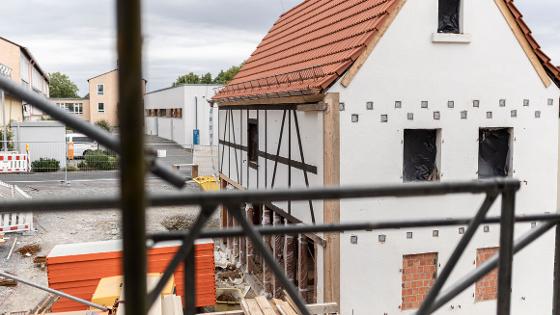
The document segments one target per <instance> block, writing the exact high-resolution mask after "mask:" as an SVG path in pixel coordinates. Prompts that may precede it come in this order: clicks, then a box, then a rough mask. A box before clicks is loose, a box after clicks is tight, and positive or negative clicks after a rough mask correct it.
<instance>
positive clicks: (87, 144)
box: [66, 133, 98, 159]
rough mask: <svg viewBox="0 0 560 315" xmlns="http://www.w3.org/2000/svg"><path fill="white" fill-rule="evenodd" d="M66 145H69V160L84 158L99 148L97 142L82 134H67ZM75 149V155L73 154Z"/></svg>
mask: <svg viewBox="0 0 560 315" xmlns="http://www.w3.org/2000/svg"><path fill="white" fill-rule="evenodd" d="M66 143H68V158H69V159H73V158H83V157H84V156H86V154H88V153H89V152H91V151H95V150H97V148H98V145H97V142H95V141H93V140H91V139H90V138H88V137H87V136H86V135H83V134H81V133H68V134H66ZM72 148H73V153H72V152H71V151H72Z"/></svg>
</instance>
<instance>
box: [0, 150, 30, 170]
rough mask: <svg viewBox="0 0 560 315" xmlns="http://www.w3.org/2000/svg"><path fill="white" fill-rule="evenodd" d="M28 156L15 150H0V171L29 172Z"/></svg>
mask: <svg viewBox="0 0 560 315" xmlns="http://www.w3.org/2000/svg"><path fill="white" fill-rule="evenodd" d="M29 166H30V165H29V157H28V155H27V154H25V153H23V154H20V153H17V152H0V173H25V172H29V170H30V167H29Z"/></svg>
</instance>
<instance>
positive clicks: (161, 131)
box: [144, 85, 220, 147]
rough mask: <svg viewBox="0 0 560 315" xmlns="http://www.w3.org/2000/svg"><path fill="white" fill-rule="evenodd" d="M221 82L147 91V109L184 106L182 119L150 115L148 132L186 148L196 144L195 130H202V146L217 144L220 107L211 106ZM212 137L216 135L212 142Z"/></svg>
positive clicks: (145, 99)
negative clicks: (194, 141) (194, 142)
mask: <svg viewBox="0 0 560 315" xmlns="http://www.w3.org/2000/svg"><path fill="white" fill-rule="evenodd" d="M219 87H220V86H218V85H182V86H178V87H173V88H168V89H163V90H158V91H154V92H150V93H148V94H146V96H145V98H144V103H145V108H146V110H149V109H176V108H180V109H182V117H181V118H172V117H148V116H146V133H147V134H149V135H157V136H159V137H162V138H165V139H169V140H172V141H175V142H177V143H178V144H180V145H182V146H184V147H192V145H193V129H195V128H198V129H199V130H200V144H201V145H217V144H218V137H217V128H218V127H217V126H216V124H215V123H214V122H216V121H217V116H218V110H217V109H216V108H214V109H211V107H210V105H209V103H208V100H210V99H211V98H212V97H213V96H214V94H215V91H216V90H217V89H218V88H219ZM211 136H212V137H213V139H212V141H211V139H210V138H211Z"/></svg>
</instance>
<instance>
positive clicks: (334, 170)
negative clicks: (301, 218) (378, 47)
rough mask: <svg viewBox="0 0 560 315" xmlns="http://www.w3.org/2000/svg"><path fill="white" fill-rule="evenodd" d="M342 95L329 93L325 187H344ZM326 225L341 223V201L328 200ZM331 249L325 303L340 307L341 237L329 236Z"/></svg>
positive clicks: (325, 121)
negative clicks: (342, 174)
mask: <svg viewBox="0 0 560 315" xmlns="http://www.w3.org/2000/svg"><path fill="white" fill-rule="evenodd" d="M339 102H340V98H339V94H338V93H328V94H327V95H326V97H325V103H327V104H328V108H327V110H326V111H325V112H324V114H323V154H324V155H323V174H324V175H323V185H324V186H325V187H329V186H340V110H339ZM323 223H324V224H338V223H340V201H339V200H325V201H324V203H323ZM325 239H326V241H327V246H326V247H325V250H324V261H323V264H324V266H323V270H324V272H323V286H324V296H323V299H324V301H325V302H336V303H337V304H339V305H340V235H339V234H338V233H325Z"/></svg>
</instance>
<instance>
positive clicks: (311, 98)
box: [218, 90, 324, 106]
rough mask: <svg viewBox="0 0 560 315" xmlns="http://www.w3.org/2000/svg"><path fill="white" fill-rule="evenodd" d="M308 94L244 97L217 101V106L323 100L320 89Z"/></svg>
mask: <svg viewBox="0 0 560 315" xmlns="http://www.w3.org/2000/svg"><path fill="white" fill-rule="evenodd" d="M312 92H313V94H309V95H295V96H286V97H264V98H255V99H246V100H239V101H218V104H219V106H243V105H263V106H266V105H282V104H286V105H289V104H305V103H316V102H320V101H322V100H323V97H324V95H322V94H319V93H320V90H314V91H312Z"/></svg>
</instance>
